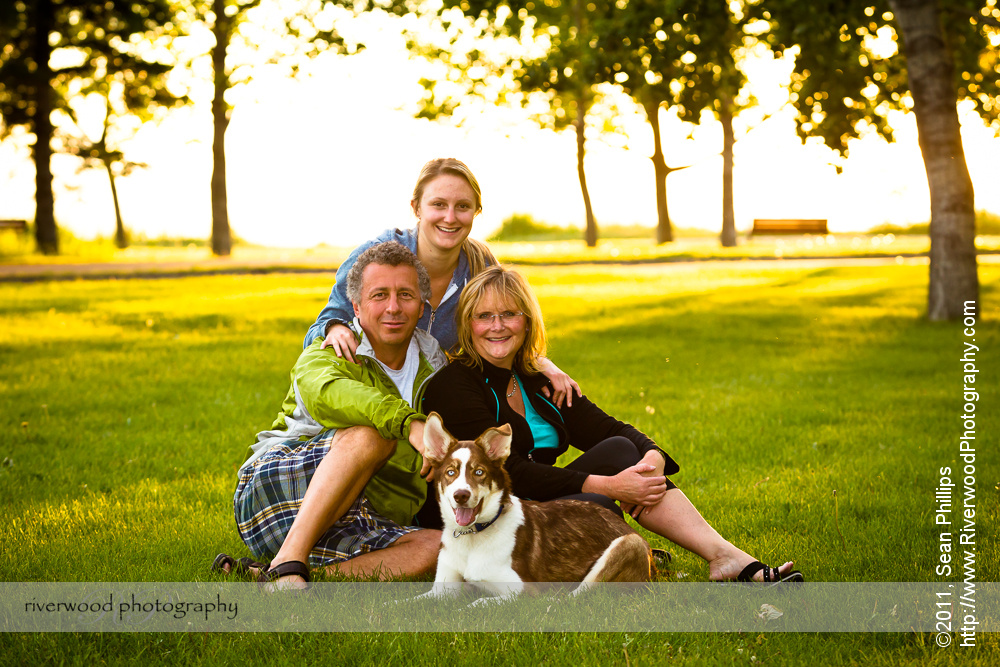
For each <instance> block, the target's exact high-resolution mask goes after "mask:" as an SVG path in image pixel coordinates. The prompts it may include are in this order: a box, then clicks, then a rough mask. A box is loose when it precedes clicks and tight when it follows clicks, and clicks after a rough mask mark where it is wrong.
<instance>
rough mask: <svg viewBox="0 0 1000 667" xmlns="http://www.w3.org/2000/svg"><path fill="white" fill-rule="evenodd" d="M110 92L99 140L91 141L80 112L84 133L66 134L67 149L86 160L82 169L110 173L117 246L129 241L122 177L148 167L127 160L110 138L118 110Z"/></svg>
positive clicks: (75, 117) (77, 119)
mask: <svg viewBox="0 0 1000 667" xmlns="http://www.w3.org/2000/svg"><path fill="white" fill-rule="evenodd" d="M110 94H111V93H110V91H104V94H102V95H101V96H102V97H103V100H104V119H103V121H102V123H101V136H100V138H99V139H97V140H91V139H90V137H89V136H88V135H87V133H86V132H85V131H83V128H82V123H81V122H80V119H79V117H78V115H79V114H77V113H75V112H73V111H72V108H71V114H70V115H71V116H72V118H73V122H74V123H75V124H76V126H77V127H78V128H80V130H81V133H80V134H79V135H77V136H71V137H65V138H64V139H63V140H64V142H65V144H66V148H65V150H66V152H68V153H71V154H73V155H76V156H77V157H79V158H80V159H81V160H83V165H82V166H81V169H92V168H96V169H103V170H104V172H105V173H106V174H107V175H108V183H109V184H110V186H111V200H112V203H113V204H114V207H115V245H116V246H117V247H119V248H127V247H128V244H129V238H128V236H129V235H128V232H127V231H126V229H125V222H124V220H123V219H122V209H121V202H120V201H119V199H118V183H117V179H118V178H119V177H126V176H128V175H129V174H131V173H132V172H133V171H134V170H135V169H138V168H141V167H147V166H148V165H146V164H143V163H141V162H132V161H130V160H126V159H125V153H124V152H122V150H121V148H118V147H116V145H115V142H114V141H113V140H112V139H111V138H110V137H109V133H110V132H111V131H113V130H112V128H113V127H114V124H115V113H114V111H113V110H112V104H111V97H110Z"/></svg>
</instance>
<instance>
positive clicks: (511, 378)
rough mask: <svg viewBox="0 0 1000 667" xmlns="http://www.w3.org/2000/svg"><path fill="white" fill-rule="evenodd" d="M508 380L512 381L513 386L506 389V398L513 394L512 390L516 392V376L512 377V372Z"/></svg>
mask: <svg viewBox="0 0 1000 667" xmlns="http://www.w3.org/2000/svg"><path fill="white" fill-rule="evenodd" d="M510 381H511V383H512V384H513V385H514V386H513V387H511V388H510V391H508V392H507V398H510V397H511V396H513V395H514V392H516V391H517V378H516V377H514V374H513V373H511V374H510Z"/></svg>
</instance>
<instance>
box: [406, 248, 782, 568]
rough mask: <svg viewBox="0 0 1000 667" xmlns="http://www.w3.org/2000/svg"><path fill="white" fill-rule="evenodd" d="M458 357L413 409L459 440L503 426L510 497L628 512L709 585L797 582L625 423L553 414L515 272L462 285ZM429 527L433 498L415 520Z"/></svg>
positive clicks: (568, 408)
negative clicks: (728, 528) (714, 515)
mask: <svg viewBox="0 0 1000 667" xmlns="http://www.w3.org/2000/svg"><path fill="white" fill-rule="evenodd" d="M456 321H457V324H458V350H457V352H456V353H455V354H453V355H451V356H452V363H451V364H450V365H449V366H447V367H446V368H443V369H442V370H440V371H439V372H438V373H437V375H435V376H434V377H433V378H432V379H431V381H430V383H429V384H428V386H427V390H426V392H425V394H424V398H423V401H422V403H421V405H420V407H419V410H420V411H421V412H422V413H424V414H429V413H430V412H431V411H435V412H437V413H439V414H440V415H441V417H442V418H443V419H444V424H445V427H446V428H447V429H448V431H449V432H450V433H451V434H452V435H454V436H455V437H456V438H458V439H460V440H474V439H475V438H477V437H478V436H479V435H480V434H481V433H483V432H484V431H485V430H486V429H488V428H493V427H498V426H501V425H503V424H510V426H511V429H512V434H513V440H512V442H511V453H510V456H509V457H508V458H507V462H506V464H505V467H506V469H507V472H508V473H509V474H510V478H511V482H512V483H513V491H514V495H516V496H519V497H521V498H525V499H529V500H554V499H556V498H576V499H580V500H587V501H591V502H595V503H599V504H601V505H603V506H604V507H607V508H608V509H610V510H612V511H614V512H616V513H618V514H619V515H621V513H622V512H626V513H628V514H629V515H630V516H632V517H633V518H634V519H635V520H636V521H638V523H639V524H640V525H642V526H643V527H644V528H646V529H647V530H649V531H651V532H654V533H657V534H659V535H662V536H663V537H666V538H667V539H668V540H670V541H672V542H674V543H675V544H678V545H679V546H681V547H683V548H685V549H688V550H689V551H693V552H694V553H696V554H698V555H699V556H701V557H702V558H704V559H705V560H706V561H708V563H709V576H710V577H711V579H712V580H716V581H720V580H732V579H739V580H741V581H750V580H754V581H771V582H774V581H801V580H802V574H801V573H800V572H798V571H796V570H793V569H792V563H791V562H787V563H784V564H783V565H781V566H779V567H769V566H767V565H764V564H762V563H760V562H759V561H756V560H755V559H754V558H753V557H751V556H750V555H749V554H747V553H746V552H744V551H742V550H740V549H738V548H736V547H735V546H733V544H731V543H730V542H729V541H727V540H725V539H724V538H723V537H722V536H720V535H719V533H717V532H716V531H715V529H714V528H712V527H711V526H710V525H709V524H708V523H707V522H706V521H705V519H704V518H702V516H701V514H700V513H699V512H698V510H697V509H696V508H695V507H694V505H692V504H691V501H690V500H688V498H687V496H685V495H684V493H683V492H682V491H681V490H680V489H678V488H677V486H676V485H675V484H674V483H673V482H671V481H670V479H668V478H667V477H666V475H667V474H673V473H676V472H677V471H678V469H679V466H678V465H677V463H675V462H674V460H673V459H672V458H670V456H668V455H667V453H666V452H664V451H663V450H662V449H660V448H659V447H657V446H656V443H654V442H653V441H652V439H650V438H649V437H648V436H646V435H645V434H644V433H642V432H641V431H639V430H638V429H637V428H635V427H634V426H632V425H631V424H627V423H625V422H622V421H619V420H617V419H615V418H614V417H611V416H610V415H608V414H607V413H605V412H604V411H603V410H601V409H600V408H599V407H597V406H596V405H594V404H593V403H592V402H591V401H590V400H588V399H587V397H586V396H580V397H579V398H577V399H575V400H574V401H573V404H572V405H563V406H557V405H554V404H553V403H552V402H551V401H550V400H548V399H547V398H546V393H545V389H546V387H547V386H549V381H548V380H547V379H546V378H545V376H544V375H542V374H541V372H540V369H539V366H538V361H539V359H541V358H543V357H544V355H545V347H546V339H545V324H544V323H543V321H542V313H541V309H540V308H539V305H538V299H537V298H536V297H535V295H534V293H533V292H532V290H531V287H530V286H529V285H528V282H527V281H526V280H525V279H524V277H523V276H521V274H519V273H517V272H516V271H511V270H509V269H505V268H503V267H501V266H491V267H489V268H487V269H486V270H484V271H483V272H482V273H480V274H479V275H477V276H476V277H475V278H473V279H472V280H470V281H469V283H468V284H467V285H466V287H465V289H464V290H463V292H462V296H461V298H460V299H459V302H458V312H457V313H456ZM571 445H572V446H573V447H574V448H576V449H578V450H580V451H581V452H582V454H581V455H580V456H579V457H578V458H577V459H576V460H574V461H573V462H571V463H570V464H568V465H566V466H565V467H558V466H556V459H557V458H558V457H559V456H560V455H561V454H563V453H564V452H566V451H568V450H569V447H570V446H571ZM418 520H419V521H420V524H421V525H422V526H425V527H436V526H437V525H439V524H440V520H441V514H440V510H439V509H438V508H437V505H436V503H434V502H433V494H430V498H429V502H428V503H427V504H425V505H424V508H423V509H422V510H421V512H420V514H419V515H418Z"/></svg>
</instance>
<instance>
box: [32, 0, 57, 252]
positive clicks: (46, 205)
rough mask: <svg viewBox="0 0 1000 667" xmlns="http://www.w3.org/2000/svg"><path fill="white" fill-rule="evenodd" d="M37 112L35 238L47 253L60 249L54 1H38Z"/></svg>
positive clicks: (36, 6)
mask: <svg viewBox="0 0 1000 667" xmlns="http://www.w3.org/2000/svg"><path fill="white" fill-rule="evenodd" d="M34 23H35V34H34V45H33V46H34V52H33V54H32V55H33V57H34V60H35V65H36V70H35V81H34V88H35V90H34V93H35V94H34V97H35V115H34V118H33V123H32V125H33V126H34V127H33V129H34V132H35V146H34V148H33V149H32V152H33V157H34V160H35V242H36V243H37V245H38V250H39V251H40V252H42V253H44V254H46V255H55V254H58V253H59V234H58V232H57V231H56V215H55V202H54V200H53V197H52V167H51V165H50V160H51V159H52V121H51V119H50V118H49V116H50V115H51V113H52V69H51V68H50V67H49V56H50V55H51V54H52V47H51V45H50V44H49V33H50V32H52V2H51V0H38V1H37V2H36V3H35V20H34Z"/></svg>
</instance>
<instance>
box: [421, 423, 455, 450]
mask: <svg viewBox="0 0 1000 667" xmlns="http://www.w3.org/2000/svg"><path fill="white" fill-rule="evenodd" d="M454 440H455V438H453V437H452V435H451V433H448V431H446V430H445V428H444V423H443V422H442V421H441V415H439V414H438V413H436V412H432V413H430V414H429V415H427V421H426V422H424V456H425V457H427V458H428V459H431V460H433V461H443V460H444V457H445V454H447V453H448V449H449V448H450V447H451V443H452V442H453V441H454Z"/></svg>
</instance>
